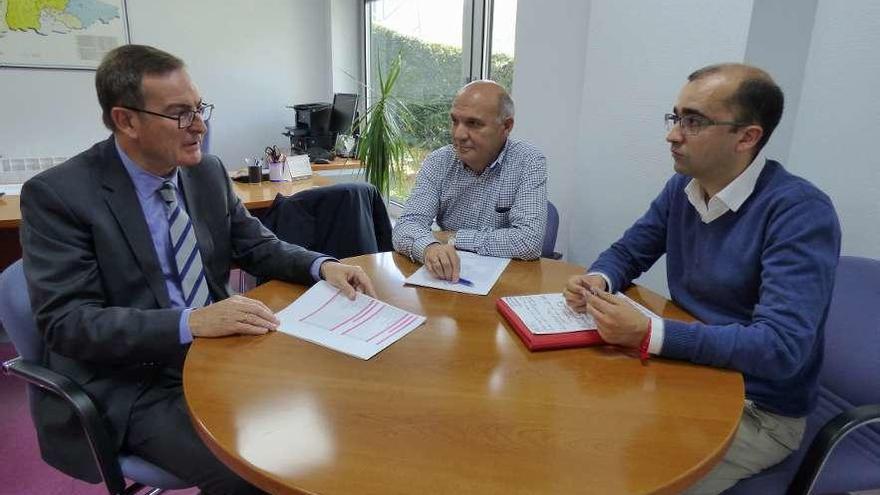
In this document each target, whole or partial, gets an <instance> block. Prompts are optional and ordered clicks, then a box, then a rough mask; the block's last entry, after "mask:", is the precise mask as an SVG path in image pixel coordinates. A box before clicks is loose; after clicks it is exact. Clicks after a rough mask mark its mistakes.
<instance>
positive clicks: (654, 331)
mask: <svg viewBox="0 0 880 495" xmlns="http://www.w3.org/2000/svg"><path fill="white" fill-rule="evenodd" d="M664 333H665V324H664V321H663V318H654V317H651V341H650V342H648V352H649V353H651V354H654V355H660V352H661V351H662V350H663V334H664Z"/></svg>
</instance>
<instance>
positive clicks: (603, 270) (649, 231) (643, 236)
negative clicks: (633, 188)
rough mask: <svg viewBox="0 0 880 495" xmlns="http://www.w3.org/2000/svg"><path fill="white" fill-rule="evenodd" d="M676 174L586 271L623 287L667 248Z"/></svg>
mask: <svg viewBox="0 0 880 495" xmlns="http://www.w3.org/2000/svg"><path fill="white" fill-rule="evenodd" d="M677 177H678V176H677V175H676V176H674V177H672V178H671V179H669V181H667V182H666V187H664V188H663V190H662V191H660V194H659V195H657V197H656V198H654V201H652V202H651V206H650V207H649V208H648V211H647V212H645V214H644V215H642V217H641V218H639V219H638V220H637V221H636V223H635V224H633V226H632V227H630V228H629V229H627V230H626V232H624V234H623V237H621V238H620V239H619V240H618V241H617V242H615V243H614V244H612V245H611V247H610V248H608V249H606V250H605V251H604V252H602V254H600V255H599V257H598V258H597V259H596V261H595V262H594V263H593V264H592V265H591V266H590V269H589V270H587V272H598V273H600V274H603V275H605V276H606V277H608V280H609V281H610V282H611V287H613V288H614V289H615V290H623V289H625V288H626V287H627V286H629V285H630V284H631V283H632V281H633V280H635V279H636V278H638V277H639V276H640V275H641V274H642V273H644V272H646V271H648V270H649V269H650V268H651V266H653V265H654V263H655V262H656V261H657V260H658V259H660V257H661V256H663V254H664V253H665V252H666V230H667V228H666V225H667V222H668V218H669V207H670V204H671V202H672V195H673V194H675V191H676V190H680V189H681V187H680V184H679V182H680V181H678V180H677Z"/></svg>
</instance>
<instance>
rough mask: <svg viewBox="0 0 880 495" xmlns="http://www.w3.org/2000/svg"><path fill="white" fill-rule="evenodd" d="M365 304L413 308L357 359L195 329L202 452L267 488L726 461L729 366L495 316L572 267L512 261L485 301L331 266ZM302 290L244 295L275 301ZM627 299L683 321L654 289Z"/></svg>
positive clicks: (589, 481)
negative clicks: (532, 328)
mask: <svg viewBox="0 0 880 495" xmlns="http://www.w3.org/2000/svg"><path fill="white" fill-rule="evenodd" d="M346 261H347V262H349V263H353V264H356V265H359V266H361V267H363V268H364V269H365V270H366V272H367V273H368V274H369V275H370V276H371V277H372V279H373V283H374V285H375V288H376V291H377V293H378V295H379V297H380V298H381V299H382V300H383V301H386V302H388V303H390V304H393V305H395V306H398V307H401V308H403V309H406V310H408V311H412V312H415V313H418V314H422V315H425V316H427V317H428V320H427V322H426V323H425V324H424V325H423V326H421V327H419V328H417V329H416V330H414V331H413V332H412V333H410V334H409V335H407V336H406V337H405V338H403V339H402V340H400V341H398V342H396V343H395V344H394V345H392V346H391V347H389V348H388V349H386V350H384V351H382V352H381V353H380V354H378V355H377V356H375V357H374V358H372V359H371V360H369V361H361V360H359V359H356V358H352V357H349V356H346V355H343V354H340V353H337V352H334V351H331V350H329V349H325V348H323V347H319V346H316V345H314V344H311V343H308V342H305V341H302V340H299V339H296V338H294V337H291V336H289V335H286V334H283V333H280V332H275V333H271V334H268V335H265V336H260V337H232V338H223V339H196V340H195V342H194V343H193V345H192V347H191V348H190V350H189V354H188V356H187V359H186V364H185V368H184V376H183V380H184V392H185V396H186V400H187V404H188V407H189V410H190V413H191V415H192V417H193V422H194V424H195V426H196V429H197V430H198V431H199V434H200V435H201V437H202V438H203V439H204V441H205V442H206V444H207V445H208V447H209V448H210V449H211V450H212V451H213V452H214V453H215V454H216V455H217V456H218V457H219V458H220V459H221V460H222V461H223V462H224V463H226V464H227V465H228V466H230V467H231V468H232V469H233V470H234V471H236V472H237V473H238V474H239V475H241V476H243V477H244V478H246V479H247V480H249V481H250V482H252V483H254V484H256V485H257V486H259V487H261V488H262V489H264V490H266V491H269V492H270V493H276V494H283V493H314V494H325V493H360V494H385V493H493V494H494V493H498V494H501V493H504V494H519V493H521V494H534V493H553V494H566V493H629V494H671V493H678V492H679V491H681V490H682V489H684V488H685V487H687V486H689V485H691V484H693V483H694V482H695V481H696V480H698V479H699V478H701V477H702V476H703V475H704V474H705V473H707V472H708V471H709V469H710V468H711V467H712V466H713V465H714V464H715V463H717V462H718V461H719V460H720V459H721V458H722V457H723V455H724V452H725V451H726V449H727V446H728V444H729V442H730V441H731V439H732V437H733V434H734V432H735V431H736V428H737V425H738V423H739V417H740V414H741V411H742V405H743V396H744V387H743V381H742V377H741V375H740V374H739V373H736V372H732V371H726V370H720V369H715V368H709V367H703V366H696V365H693V364H689V363H684V362H678V361H669V360H664V359H653V360H651V361H650V362H649V364H648V365H647V366H642V365H641V364H640V362H639V360H638V359H636V358H633V357H628V356H624V355H622V354H621V353H620V351H617V350H615V349H612V348H608V347H593V348H582V349H566V350H558V351H547V352H537V353H533V352H529V351H528V350H527V349H526V348H525V347H524V346H523V344H522V343H521V342H520V340H519V338H518V337H517V336H516V335H515V334H514V332H513V331H511V330H510V329H509V328H507V326H506V323H505V322H504V321H503V318H501V316H500V315H499V314H498V313H497V312H496V310H495V299H497V298H498V297H501V296H507V295H520V294H530V293H540V292H558V291H559V290H560V289H561V287H562V286H563V284H564V283H565V281H566V280H567V278H568V276H570V275H572V274H576V273H583V267H580V266H577V265H572V264H568V263H564V262H560V261H552V260H546V259H542V260H540V261H533V262H524V261H512V262H511V263H510V265H509V266H508V268H507V270H506V271H505V273H504V274H503V275H502V276H501V278H500V280H499V281H498V283H497V284H496V285H495V287H494V288H493V290H492V291H491V292H490V294H489V296H486V297H480V296H471V295H466V294H459V293H454V292H447V291H440V290H433V289H425V288H417V287H410V286H404V285H403V279H404V278H405V277H406V276H408V275H410V274H411V273H413V272H414V271H415V270H416V268H417V265H415V264H413V263H411V262H410V261H409V260H407V259H406V258H404V257H402V256H400V255H398V254H392V253H379V254H376V255H365V256H359V257H356V258H351V259H348V260H346ZM304 290H305V288H304V287H301V286H295V285H292V284H287V283H282V282H269V283H267V284H264V285H262V286H260V287H258V288H256V289H254V290H253V291H251V292H250V293H249V294H248V295H249V296H251V297H254V298H256V299H259V300H262V301H263V302H265V303H266V304H267V305H268V306H269V308H270V309H272V310H273V311H278V310H280V309H282V308H283V307H285V306H286V305H287V304H289V303H290V302H291V301H292V300H294V299H295V298H296V297H298V296H299V295H300V294H302V292H304ZM627 294H628V295H629V296H630V297H632V298H634V299H636V300H637V301H640V302H641V303H643V304H644V305H645V306H647V307H648V308H649V309H651V310H652V311H654V312H656V313H658V314H662V315H664V316H667V317H673V318H679V319H690V317H689V316H688V315H687V314H685V313H684V312H682V311H681V310H680V309H678V308H676V307H675V306H674V305H672V304H671V303H670V302H668V301H666V300H665V299H663V298H662V297H660V296H658V295H657V294H654V293H652V292H651V291H648V290H646V289H643V288H639V287H635V288H632V289H630V290H629V291H627Z"/></svg>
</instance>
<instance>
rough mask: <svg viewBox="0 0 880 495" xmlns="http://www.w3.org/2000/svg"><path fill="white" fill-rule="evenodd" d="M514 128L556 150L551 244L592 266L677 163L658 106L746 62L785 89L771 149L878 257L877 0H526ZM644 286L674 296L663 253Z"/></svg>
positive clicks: (866, 252) (853, 247)
mask: <svg viewBox="0 0 880 495" xmlns="http://www.w3.org/2000/svg"><path fill="white" fill-rule="evenodd" d="M519 8H520V12H521V15H520V16H519V19H518V21H517V39H516V68H515V71H514V84H513V87H514V98H515V99H516V103H517V124H516V132H517V135H518V136H520V137H522V138H524V139H527V140H529V141H532V142H534V143H535V144H537V145H538V146H541V147H542V148H543V149H544V151H545V153H546V154H547V155H548V157H549V158H550V160H549V170H550V197H551V199H552V200H553V201H554V202H555V203H556V204H557V205H558V206H559V207H560V209H561V211H562V215H563V221H562V223H561V226H560V235H559V241H558V243H557V250H560V251H562V252H563V253H564V254H565V259H567V260H569V261H572V262H575V263H579V264H583V265H588V264H589V263H591V262H592V261H593V260H594V259H595V257H596V256H597V255H598V254H599V252H601V251H602V250H604V249H605V248H606V247H607V246H608V245H609V244H610V243H611V242H613V241H614V240H616V239H617V238H619V237H620V235H621V234H622V233H623V231H624V230H625V229H626V228H627V227H629V226H630V225H631V224H632V223H633V222H634V221H635V220H636V219H637V218H638V217H639V216H640V215H641V214H642V213H643V212H644V211H645V210H646V209H647V207H648V204H649V203H650V201H651V200H652V199H653V198H654V197H655V196H656V194H657V193H658V192H659V191H660V189H661V188H662V186H663V184H664V183H665V181H666V180H667V179H668V177H670V176H671V175H672V173H673V170H672V161H671V159H670V157H669V151H668V144H667V143H666V142H665V141H664V137H665V134H666V133H665V129H664V128H663V121H662V115H663V113H665V112H668V111H669V110H670V109H671V108H672V106H673V104H674V102H675V99H676V97H677V94H678V91H679V89H680V88H681V86H682V85H683V84H684V83H685V80H686V77H687V75H688V74H689V73H690V72H692V71H693V70H695V69H697V68H699V67H702V66H704V65H707V64H710V63H717V62H729V61H733V62H736V61H745V62H748V63H754V64H757V65H759V66H762V67H764V68H765V69H767V70H768V71H769V72H770V73H771V74H772V75H774V76H775V77H776V79H777V80H778V82H779V83H780V85H781V86H782V87H783V89H784V91H785V92H786V96H787V102H786V114H785V116H784V117H783V122H782V124H781V125H780V127H779V129H778V132H777V134H775V135H774V137H773V138H772V139H771V141H770V143H769V144H768V146H767V154H768V156H769V157H771V158H777V159H781V160H783V164H784V165H786V166H787V167H788V168H789V170H791V171H792V172H794V173H796V174H799V175H802V176H804V177H806V178H807V179H808V180H811V181H813V182H814V183H816V184H817V185H819V186H820V187H821V188H823V189H824V190H825V191H826V192H827V193H828V194H829V195H831V197H832V199H833V200H834V201H835V204H836V206H837V209H838V213H839V215H840V217H841V222H842V224H843V228H844V253H845V254H857V255H862V256H871V257H875V258H880V222H878V221H877V218H880V163H878V162H880V159H878V158H876V156H877V153H876V150H875V149H874V147H873V146H871V145H872V144H873V143H874V142H876V139H877V136H880V97H878V96H877V92H876V88H878V87H880V58H878V57H877V56H876V54H877V53H878V51H880V31H878V30H877V28H876V26H878V25H880V5H878V4H877V3H876V2H873V1H871V0H860V1H852V2H835V1H833V0H805V1H803V0H779V1H777V2H751V1H749V2H745V1H742V2H728V1H724V0H711V1H707V0H667V1H662V2H661V1H658V2H644V1H639V0H590V1H581V0H547V1H545V2H541V6H540V7H538V6H535V5H530V3H527V2H521V3H520V7H519ZM640 282H641V283H643V284H645V285H647V286H649V287H651V288H653V289H655V290H658V291H660V292H662V293H668V292H667V288H666V283H665V264H664V263H663V262H662V260H661V262H660V263H658V265H657V266H655V268H654V269H653V270H652V271H651V272H649V273H648V274H647V275H645V276H644V277H643V278H642V279H641V280H640Z"/></svg>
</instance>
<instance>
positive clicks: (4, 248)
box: [0, 162, 360, 270]
mask: <svg viewBox="0 0 880 495" xmlns="http://www.w3.org/2000/svg"><path fill="white" fill-rule="evenodd" d="M359 165H360V162H358V166H359ZM320 166H321V165H316V167H320ZM333 183H334V181H333V180H331V179H329V178H327V177H323V176H321V175H317V174H316V175H313V176H312V177H311V178H309V179H303V180H298V181H294V182H261V183H259V184H242V183H239V182H233V183H232V184H233V189H234V190H235V193H236V194H237V195H238V197H239V198H241V201H242V202H243V203H244V207H245V208H247V209H248V210H250V211H251V212H254V213H258V212H259V210H261V209H265V208H268V207H269V205H271V204H272V200H273V199H275V195H276V194H278V193H281V194H284V195H285V196H290V195H292V194H296V193H298V192H299V191H302V190H305V189H310V188H313V187H318V186H327V185H330V184H333ZM20 199H21V196H15V195H9V194H7V195H4V196H0V270H3V269H5V268H6V267H7V266H9V265H11V264H12V263H14V262H15V261H16V260H17V259H19V258H21V244H20V242H19V240H18V235H19V234H18V226H19V224H21V204H20V202H19V201H20Z"/></svg>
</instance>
